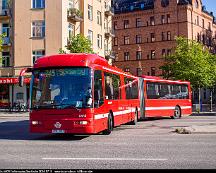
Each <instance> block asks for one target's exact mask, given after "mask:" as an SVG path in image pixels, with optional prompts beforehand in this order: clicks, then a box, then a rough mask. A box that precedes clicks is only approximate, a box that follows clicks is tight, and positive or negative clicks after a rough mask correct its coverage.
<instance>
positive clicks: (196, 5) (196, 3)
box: [195, 0, 199, 8]
mask: <svg viewBox="0 0 216 173" xmlns="http://www.w3.org/2000/svg"><path fill="white" fill-rule="evenodd" d="M195 7H196V8H198V7H199V3H198V0H196V1H195Z"/></svg>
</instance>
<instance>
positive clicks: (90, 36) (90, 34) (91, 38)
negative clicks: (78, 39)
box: [88, 30, 93, 44]
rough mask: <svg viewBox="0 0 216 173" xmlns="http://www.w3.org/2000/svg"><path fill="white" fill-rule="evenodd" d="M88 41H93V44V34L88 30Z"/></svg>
mask: <svg viewBox="0 0 216 173" xmlns="http://www.w3.org/2000/svg"><path fill="white" fill-rule="evenodd" d="M88 39H89V40H90V41H91V44H93V32H92V31H91V30H88Z"/></svg>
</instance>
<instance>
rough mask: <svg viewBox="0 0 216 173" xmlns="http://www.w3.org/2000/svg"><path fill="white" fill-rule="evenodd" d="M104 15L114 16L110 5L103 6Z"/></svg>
mask: <svg viewBox="0 0 216 173" xmlns="http://www.w3.org/2000/svg"><path fill="white" fill-rule="evenodd" d="M105 15H106V16H114V8H113V7H111V6H110V5H106V6H105Z"/></svg>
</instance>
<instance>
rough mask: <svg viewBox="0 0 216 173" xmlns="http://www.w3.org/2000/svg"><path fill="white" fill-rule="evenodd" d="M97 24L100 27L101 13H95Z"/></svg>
mask: <svg viewBox="0 0 216 173" xmlns="http://www.w3.org/2000/svg"><path fill="white" fill-rule="evenodd" d="M97 24H98V25H102V19H101V12H100V11H97Z"/></svg>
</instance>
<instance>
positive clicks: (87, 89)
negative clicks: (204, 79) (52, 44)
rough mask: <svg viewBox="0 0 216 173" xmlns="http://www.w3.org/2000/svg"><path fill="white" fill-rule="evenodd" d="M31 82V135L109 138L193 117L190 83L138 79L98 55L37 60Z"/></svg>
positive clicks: (21, 74) (153, 78) (51, 57)
mask: <svg viewBox="0 0 216 173" xmlns="http://www.w3.org/2000/svg"><path fill="white" fill-rule="evenodd" d="M25 72H32V79H31V84H30V100H31V101H30V131H31V132H33V133H72V134H96V133H100V132H103V134H110V133H111V131H112V130H113V128H114V127H116V126H119V125H121V124H126V123H129V122H131V124H134V125H135V124H136V123H137V121H138V119H142V118H146V117H153V116H154V117H155V116H170V117H173V118H180V117H181V115H186V114H188V115H189V114H191V96H190V94H189V93H190V83H189V82H181V81H169V80H163V79H160V78H156V77H146V76H143V77H136V76H133V75H130V74H128V73H125V72H123V71H122V70H120V69H118V68H116V67H114V66H111V65H109V64H108V62H107V61H106V60H105V59H104V58H102V57H100V56H98V55H95V54H65V55H53V56H46V57H42V58H39V59H38V60H37V61H36V62H35V64H34V66H33V68H28V69H23V70H22V71H21V72H20V78H19V79H20V80H19V81H20V86H22V83H23V79H24V77H23V75H24V73H25Z"/></svg>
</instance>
